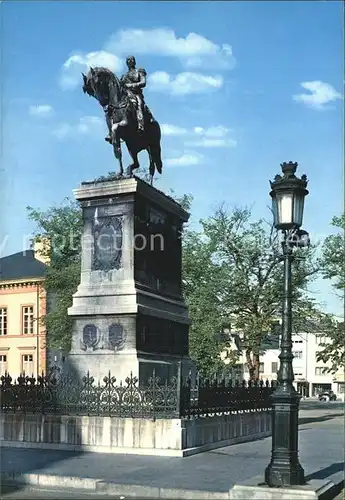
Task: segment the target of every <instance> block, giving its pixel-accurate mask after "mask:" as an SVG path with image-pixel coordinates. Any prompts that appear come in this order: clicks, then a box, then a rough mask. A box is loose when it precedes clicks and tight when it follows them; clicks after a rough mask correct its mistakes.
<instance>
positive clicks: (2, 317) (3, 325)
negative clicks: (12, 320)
mask: <svg viewBox="0 0 345 500" xmlns="http://www.w3.org/2000/svg"><path fill="white" fill-rule="evenodd" d="M0 335H7V307H1V308H0Z"/></svg>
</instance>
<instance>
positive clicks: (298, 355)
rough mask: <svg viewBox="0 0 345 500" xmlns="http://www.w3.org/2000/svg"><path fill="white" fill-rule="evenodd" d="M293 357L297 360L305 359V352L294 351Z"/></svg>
mask: <svg viewBox="0 0 345 500" xmlns="http://www.w3.org/2000/svg"><path fill="white" fill-rule="evenodd" d="M292 354H293V357H294V358H296V359H302V358H303V351H293V352H292Z"/></svg>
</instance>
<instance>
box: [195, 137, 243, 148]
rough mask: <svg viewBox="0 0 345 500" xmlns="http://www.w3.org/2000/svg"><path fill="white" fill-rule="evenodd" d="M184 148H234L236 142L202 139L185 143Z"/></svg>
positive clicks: (231, 140) (233, 140)
mask: <svg viewBox="0 0 345 500" xmlns="http://www.w3.org/2000/svg"><path fill="white" fill-rule="evenodd" d="M185 144H186V146H192V147H199V148H235V147H236V146H237V141H236V140H235V139H229V138H227V139H208V138H207V137H203V138H202V139H198V140H196V141H187V142H186V143H185Z"/></svg>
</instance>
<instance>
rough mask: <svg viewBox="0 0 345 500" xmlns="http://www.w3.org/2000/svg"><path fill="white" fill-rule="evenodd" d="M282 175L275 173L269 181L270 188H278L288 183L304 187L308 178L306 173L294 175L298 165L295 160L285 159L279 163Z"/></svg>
mask: <svg viewBox="0 0 345 500" xmlns="http://www.w3.org/2000/svg"><path fill="white" fill-rule="evenodd" d="M280 166H281V169H282V172H283V175H280V174H277V175H276V176H275V177H274V180H273V181H270V185H271V188H272V189H274V188H278V189H279V188H280V187H283V186H287V185H290V186H291V187H297V186H298V187H300V188H302V189H306V187H307V184H308V179H307V176H306V174H303V175H302V176H301V177H300V178H298V177H296V175H295V173H296V170H297V167H298V163H297V161H289V162H287V161H285V162H283V163H281V164H280Z"/></svg>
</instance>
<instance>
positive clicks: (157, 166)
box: [83, 67, 163, 184]
mask: <svg viewBox="0 0 345 500" xmlns="http://www.w3.org/2000/svg"><path fill="white" fill-rule="evenodd" d="M83 79H84V85H83V91H84V93H85V92H86V93H87V94H88V95H90V96H92V97H94V98H95V99H97V101H98V102H99V103H100V105H101V106H102V107H103V109H104V110H105V111H106V119H107V125H108V128H109V134H110V141H109V142H111V144H112V146H113V148H114V155H115V158H117V159H118V160H119V163H120V171H119V177H122V176H123V175H124V169H123V164H122V151H121V140H123V141H124V142H125V143H126V146H127V149H128V152H129V154H130V156H131V157H132V160H133V163H132V164H131V165H129V166H128V167H127V171H126V175H129V176H132V175H133V170H135V169H137V168H139V166H140V165H139V161H138V153H139V152H140V151H143V150H144V149H146V151H147V152H148V155H149V159H150V166H149V172H150V177H151V184H152V181H153V176H154V174H155V171H157V172H158V173H160V174H161V173H162V167H163V164H162V158H161V145H160V141H161V129H160V126H159V123H158V122H157V121H156V120H154V119H153V120H152V119H151V120H150V119H149V117H148V116H144V120H145V122H144V123H145V126H144V132H139V131H138V124H137V119H136V110H135V107H134V106H135V105H134V104H133V102H132V101H131V100H130V99H129V97H128V94H127V92H126V89H125V88H124V86H123V85H122V84H121V82H120V80H119V79H118V78H117V76H116V75H115V74H114V73H113V72H112V71H110V70H109V69H107V68H102V67H98V68H90V70H89V72H88V73H87V75H84V74H83Z"/></svg>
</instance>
